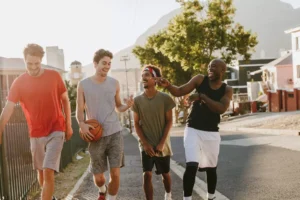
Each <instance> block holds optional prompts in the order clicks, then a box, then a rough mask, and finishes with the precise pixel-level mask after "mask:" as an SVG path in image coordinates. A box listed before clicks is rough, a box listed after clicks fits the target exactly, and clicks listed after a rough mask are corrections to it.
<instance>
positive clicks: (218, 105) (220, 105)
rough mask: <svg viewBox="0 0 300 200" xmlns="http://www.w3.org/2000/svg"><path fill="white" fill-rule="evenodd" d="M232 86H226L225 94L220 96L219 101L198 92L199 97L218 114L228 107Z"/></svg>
mask: <svg viewBox="0 0 300 200" xmlns="http://www.w3.org/2000/svg"><path fill="white" fill-rule="evenodd" d="M232 93H233V92H232V88H231V87H230V86H227V87H226V91H225V95H224V96H223V97H222V98H221V100H220V102H217V101H214V100H212V99H210V98H209V97H207V96H206V95H204V94H200V99H201V100H203V101H204V103H206V105H207V107H208V108H209V109H210V110H211V111H213V112H215V113H218V114H223V113H224V112H226V110H227V109H228V107H229V104H230V101H231V99H232Z"/></svg>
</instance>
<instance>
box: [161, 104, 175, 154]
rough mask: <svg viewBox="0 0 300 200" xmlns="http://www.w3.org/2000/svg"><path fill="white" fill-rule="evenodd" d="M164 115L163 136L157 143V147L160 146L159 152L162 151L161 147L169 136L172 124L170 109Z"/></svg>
mask: <svg viewBox="0 0 300 200" xmlns="http://www.w3.org/2000/svg"><path fill="white" fill-rule="evenodd" d="M165 115H166V125H165V129H164V134H163V136H162V138H161V140H160V142H159V146H162V149H161V151H162V150H163V146H164V144H165V142H166V139H167V137H168V135H169V132H170V129H171V127H172V124H173V117H172V109H170V110H168V111H167V112H166V114H165Z"/></svg>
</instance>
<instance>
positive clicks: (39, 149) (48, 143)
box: [30, 131, 65, 172]
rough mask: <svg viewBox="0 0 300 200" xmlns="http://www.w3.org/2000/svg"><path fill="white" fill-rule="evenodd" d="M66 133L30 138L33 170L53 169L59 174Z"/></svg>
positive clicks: (59, 132) (56, 132)
mask: <svg viewBox="0 0 300 200" xmlns="http://www.w3.org/2000/svg"><path fill="white" fill-rule="evenodd" d="M64 141H65V133H64V132H61V131H55V132H53V133H51V134H50V135H48V136H46V137H40V138H30V149H31V155H32V162H33V169H37V170H43V169H46V168H47V169H53V170H55V171H57V172H59V165H60V157H61V151H62V148H63V145H64Z"/></svg>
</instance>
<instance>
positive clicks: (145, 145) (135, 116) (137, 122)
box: [133, 112, 155, 156]
mask: <svg viewBox="0 0 300 200" xmlns="http://www.w3.org/2000/svg"><path fill="white" fill-rule="evenodd" d="M133 119H134V127H135V131H136V134H137V135H138V137H139V138H140V140H141V143H142V145H143V148H144V151H145V152H146V154H148V155H149V156H154V155H155V152H154V149H153V147H152V146H151V145H149V144H148V142H147V140H146V138H145V136H144V133H143V131H142V128H141V126H140V117H139V115H138V113H136V112H134V114H133Z"/></svg>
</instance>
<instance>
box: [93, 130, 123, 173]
mask: <svg viewBox="0 0 300 200" xmlns="http://www.w3.org/2000/svg"><path fill="white" fill-rule="evenodd" d="M89 152H90V156H91V162H90V172H91V173H92V174H102V173H104V172H105V171H107V169H108V164H109V168H120V167H123V166H124V143H123V135H122V133H121V131H119V132H117V133H114V134H112V135H109V136H105V137H102V138H100V140H98V141H97V142H90V144H89ZM107 161H108V162H107Z"/></svg>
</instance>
